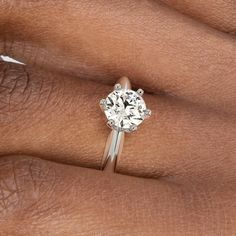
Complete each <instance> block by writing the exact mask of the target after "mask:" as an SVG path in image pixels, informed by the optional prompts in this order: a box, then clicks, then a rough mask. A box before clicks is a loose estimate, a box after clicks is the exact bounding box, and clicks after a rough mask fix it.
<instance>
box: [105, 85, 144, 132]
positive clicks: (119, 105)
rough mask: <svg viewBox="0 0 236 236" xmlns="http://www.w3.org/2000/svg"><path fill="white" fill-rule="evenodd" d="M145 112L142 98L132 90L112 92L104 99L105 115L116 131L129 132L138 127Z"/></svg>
mask: <svg viewBox="0 0 236 236" xmlns="http://www.w3.org/2000/svg"><path fill="white" fill-rule="evenodd" d="M145 111H146V104H145V102H144V100H143V98H142V97H141V96H140V95H139V94H138V93H137V92H135V91H133V90H130V89H119V90H114V91H113V92H111V93H110V94H109V95H108V96H107V98H106V109H105V115H106V117H107V119H108V120H113V121H114V127H115V128H117V129H120V130H124V131H129V130H130V129H132V128H133V127H136V126H138V125H139V124H141V123H142V121H143V120H144V118H145Z"/></svg>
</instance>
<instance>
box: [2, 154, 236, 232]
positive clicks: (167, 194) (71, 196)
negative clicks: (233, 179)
mask: <svg viewBox="0 0 236 236" xmlns="http://www.w3.org/2000/svg"><path fill="white" fill-rule="evenodd" d="M233 186H234V185H232V184H227V185H225V184H223V182H221V181H220V182H219V183H218V185H216V186H214V187H210V188H207V189H204V188H201V187H196V186H191V187H184V186H182V187H181V186H178V185H171V184H168V183H165V182H162V181H152V180H147V179H140V178H132V177H127V176H120V175H104V174H103V173H102V172H98V171H94V170H88V169H85V168H84V169H83V168H78V167H72V166H67V165H62V164H55V163H52V162H48V161H42V160H40V159H35V158H30V157H19V156H18V157H7V158H1V159H0V193H1V195H0V229H1V233H2V234H4V235H19V236H21V235H22V236H23V235H24V236H31V235H51V236H60V235H71V236H77V235H87V236H89V235H110V236H112V235H140V236H141V235H148V236H151V235H160V236H162V235H163V236H164V235H176V236H178V235H183V232H184V234H186V235H205V234H206V235H209V236H211V235H216V234H220V235H233V232H235V224H234V222H235V220H236V219H235V212H234V209H235V207H236V205H235V201H234V198H235V189H234V188H233ZM211 199H214V200H213V201H212V200H211ZM199 212H201V214H200V213H199ZM216 225H217V227H215V226H216Z"/></svg>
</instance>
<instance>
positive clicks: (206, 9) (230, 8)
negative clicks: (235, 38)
mask: <svg viewBox="0 0 236 236" xmlns="http://www.w3.org/2000/svg"><path fill="white" fill-rule="evenodd" d="M160 1H162V2H164V3H166V4H168V5H169V6H171V7H173V8H175V9H177V10H179V11H181V12H183V13H185V14H187V15H189V16H191V17H193V18H195V19H197V20H200V21H202V22H204V23H206V24H208V25H210V26H212V27H214V28H216V29H218V30H221V31H224V32H227V33H232V34H234V33H236V4H235V1H234V0H227V1H224V0H217V1H213V0H207V1H204V0H200V1H199V0H198V1H197V0H193V1H189V0H160Z"/></svg>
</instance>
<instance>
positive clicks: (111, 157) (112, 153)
mask: <svg viewBox="0 0 236 236" xmlns="http://www.w3.org/2000/svg"><path fill="white" fill-rule="evenodd" d="M118 84H120V85H121V87H122V88H123V89H131V83H130V81H129V79H128V78H127V77H122V78H121V79H120V80H119V81H118ZM124 139H125V133H124V131H119V130H114V129H113V130H112V131H111V133H110V135H109V136H108V138H107V142H106V147H105V151H104V155H103V161H102V170H104V171H110V172H115V169H116V162H117V159H118V158H119V156H120V154H121V152H122V149H123V144H124Z"/></svg>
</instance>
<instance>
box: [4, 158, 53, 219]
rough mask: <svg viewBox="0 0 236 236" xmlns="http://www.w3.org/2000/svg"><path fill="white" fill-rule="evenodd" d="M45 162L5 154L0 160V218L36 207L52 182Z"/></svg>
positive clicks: (49, 188)
mask: <svg viewBox="0 0 236 236" xmlns="http://www.w3.org/2000/svg"><path fill="white" fill-rule="evenodd" d="M54 176H55V172H54V171H53V168H51V167H50V165H49V164H48V162H45V161H42V160H40V159H37V158H32V157H19V156H18V157H5V158H2V159H1V161H0V222H1V221H4V219H5V220H9V219H12V218H13V219H14V217H18V216H19V215H20V216H21V218H22V219H24V215H25V214H26V212H27V209H29V208H30V209H37V207H36V206H37V204H39V203H40V201H41V200H42V199H44V196H47V197H49V196H50V195H51V192H52V191H53V185H54V184H55V177H54Z"/></svg>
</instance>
